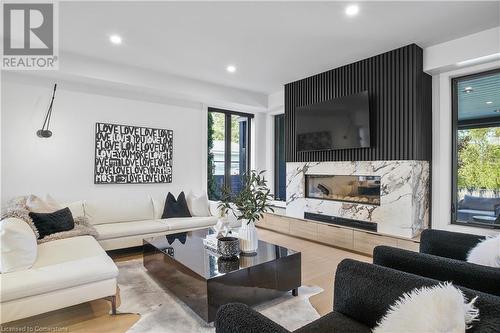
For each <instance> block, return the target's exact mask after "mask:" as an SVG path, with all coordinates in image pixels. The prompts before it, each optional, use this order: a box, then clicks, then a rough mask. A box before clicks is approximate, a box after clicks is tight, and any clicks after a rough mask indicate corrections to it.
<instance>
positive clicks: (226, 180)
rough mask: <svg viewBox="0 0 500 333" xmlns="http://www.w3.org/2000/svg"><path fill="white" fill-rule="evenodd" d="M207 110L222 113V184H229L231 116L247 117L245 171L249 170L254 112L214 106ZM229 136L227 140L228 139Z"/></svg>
mask: <svg viewBox="0 0 500 333" xmlns="http://www.w3.org/2000/svg"><path fill="white" fill-rule="evenodd" d="M208 112H216V113H222V114H224V117H225V120H224V183H223V184H224V186H227V184H231V116H239V117H245V118H247V133H246V144H247V150H246V156H245V157H246V160H247V169H246V170H245V172H247V173H248V172H250V164H251V142H252V141H251V139H252V134H251V133H252V119H253V118H254V117H255V115H254V114H251V113H245V112H238V111H231V110H225V109H219V108H214V107H209V108H208ZM228 138H229V140H228Z"/></svg>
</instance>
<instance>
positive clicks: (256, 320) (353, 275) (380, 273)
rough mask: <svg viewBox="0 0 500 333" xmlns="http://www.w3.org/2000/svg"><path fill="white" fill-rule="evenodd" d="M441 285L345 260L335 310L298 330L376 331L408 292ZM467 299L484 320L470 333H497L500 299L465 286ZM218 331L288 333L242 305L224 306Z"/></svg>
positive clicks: (339, 270)
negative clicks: (376, 327)
mask: <svg viewBox="0 0 500 333" xmlns="http://www.w3.org/2000/svg"><path fill="white" fill-rule="evenodd" d="M438 283H439V281H437V280H433V279H428V278H424V277H421V276H417V275H413V274H409V273H405V272H401V271H397V270H394V269H391V268H387V267H382V266H378V265H372V264H367V263H362V262H358V261H355V260H351V259H345V260H343V261H342V262H341V263H340V264H339V266H338V268H337V272H336V274H335V287H334V311H333V312H331V313H329V314H327V315H325V316H323V317H321V318H320V319H318V320H316V321H314V322H312V323H310V324H308V325H306V326H304V327H302V328H300V329H298V330H296V331H295V333H306V332H315V333H321V332H334V333H336V332H337V333H340V332H342V333H344V332H366V333H368V332H371V329H372V328H373V327H374V326H375V325H376V323H377V321H378V320H380V319H381V318H382V316H383V315H384V314H385V313H386V312H387V310H388V309H389V307H390V306H391V305H392V304H393V303H394V302H395V301H396V300H397V299H398V298H399V297H400V296H401V295H402V294H403V293H405V292H409V291H410V290H412V289H414V288H418V287H422V286H432V285H436V284H438ZM460 289H462V291H463V292H464V294H465V296H466V297H467V298H468V299H472V298H473V297H475V296H479V297H478V299H477V301H476V306H477V307H478V309H479V311H480V321H479V322H476V323H474V325H473V327H472V328H470V329H469V330H467V332H496V331H498V330H496V329H497V328H498V327H500V316H498V313H500V297H497V296H494V295H491V294H485V293H482V292H479V291H475V290H471V289H467V288H460ZM215 328H216V332H217V333H271V332H277V333H288V332H289V331H288V330H286V329H285V328H283V327H281V326H279V325H278V324H276V323H274V322H273V321H271V320H269V319H268V318H266V317H264V316H263V315H261V314H259V313H257V312H256V311H254V310H252V309H251V308H249V307H248V306H246V305H243V304H227V305H224V306H222V307H221V308H220V309H219V311H218V313H217V318H216V322H215Z"/></svg>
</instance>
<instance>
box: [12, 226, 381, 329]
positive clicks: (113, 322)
mask: <svg viewBox="0 0 500 333" xmlns="http://www.w3.org/2000/svg"><path fill="white" fill-rule="evenodd" d="M259 238H260V239H262V240H265V241H267V242H269V243H274V244H277V245H282V246H285V247H288V248H290V249H294V250H297V251H300V252H302V284H303V285H315V286H319V287H321V288H322V289H323V290H324V291H323V292H322V293H320V294H318V295H315V296H313V297H311V299H310V301H311V304H312V305H313V306H314V308H315V309H316V310H317V311H318V312H319V314H320V315H324V314H326V313H328V312H330V311H332V309H333V281H334V275H335V270H336V269H337V265H338V264H339V263H340V262H341V261H342V260H343V259H345V258H352V259H356V260H360V261H366V262H371V260H372V259H371V258H370V257H367V256H364V255H360V254H356V253H352V252H348V251H344V250H341V249H337V248H333V247H330V246H327V245H322V244H319V243H314V242H310V241H306V240H302V239H298V238H295V237H292V236H288V235H283V234H279V233H276V232H273V231H269V230H264V229H259ZM140 256H141V254H140V253H139V252H137V251H132V252H125V253H119V254H117V253H114V254H112V257H113V259H114V260H115V261H126V260H131V259H136V258H140ZM118 304H119V300H118ZM109 311H110V305H109V302H108V301H106V300H96V301H92V302H88V303H84V304H80V305H75V306H72V307H69V308H66V309H62V310H57V311H52V312H49V313H45V314H41V315H38V316H34V317H30V318H26V319H22V320H18V321H15V322H11V323H8V324H4V325H2V331H4V330H5V331H8V330H9V329H10V328H12V329H15V328H17V329H19V330H18V331H19V332H23V331H27V332H29V330H25V328H26V327H31V328H35V327H42V328H52V329H53V330H52V331H53V332H92V333H94V332H95V333H98V332H99V333H101V332H103V333H123V332H126V331H127V330H128V329H129V328H130V327H131V326H132V325H133V324H134V323H135V322H136V321H137V320H139V318H140V316H139V315H135V314H119V315H116V316H111V315H109ZM23 329H24V330H23ZM47 331H48V330H47ZM11 332H14V331H13V330H12V331H11Z"/></svg>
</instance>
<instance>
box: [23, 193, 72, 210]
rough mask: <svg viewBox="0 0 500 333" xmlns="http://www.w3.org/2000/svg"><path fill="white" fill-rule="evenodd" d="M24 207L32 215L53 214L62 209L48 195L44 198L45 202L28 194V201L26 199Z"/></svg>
mask: <svg viewBox="0 0 500 333" xmlns="http://www.w3.org/2000/svg"><path fill="white" fill-rule="evenodd" d="M26 207H28V210H29V211H30V212H34V213H53V212H55V211H57V210H60V209H62V208H63V207H62V206H61V205H60V204H59V203H58V202H57V201H55V200H54V199H53V198H52V197H51V196H50V195H48V194H47V195H46V196H45V200H44V199H42V198H40V197H38V196H36V195H34V194H30V195H29V196H28V199H26Z"/></svg>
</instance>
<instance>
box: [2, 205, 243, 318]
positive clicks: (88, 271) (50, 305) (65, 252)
mask: <svg viewBox="0 0 500 333" xmlns="http://www.w3.org/2000/svg"><path fill="white" fill-rule="evenodd" d="M209 205H210V208H209V213H210V215H209V216H193V217H184V218H169V219H162V218H161V215H162V212H163V206H164V198H153V197H150V196H146V195H145V196H143V197H138V198H134V199H129V200H124V199H116V200H99V201H98V200H88V201H79V202H75V203H71V204H68V205H67V206H68V207H69V208H70V210H71V212H72V214H73V216H86V217H87V218H88V219H89V221H90V223H91V224H92V225H93V226H94V227H95V229H96V230H97V233H98V236H97V240H96V239H95V238H94V237H91V236H78V237H72V238H66V239H61V240H55V241H51V242H47V243H43V244H39V245H38V246H37V248H38V254H37V259H36V261H35V263H34V265H33V266H32V267H31V268H29V269H25V270H21V271H15V272H9V273H3V274H0V286H1V291H0V308H1V313H0V314H1V318H0V319H1V320H0V322H1V323H5V322H10V321H13V320H17V319H22V318H26V317H30V316H34V315H37V314H40V313H45V312H49V311H53V310H57V309H61V308H64V307H68V306H72V305H76V304H79V303H84V302H87V301H91V300H94V299H98V298H104V297H111V300H112V311H115V308H114V306H115V304H114V299H115V298H114V296H115V294H116V288H117V283H116V278H117V276H118V269H117V267H116V265H115V264H114V262H113V260H112V259H111V258H110V257H109V256H108V255H107V253H106V252H105V251H108V250H115V249H121V248H128V247H134V246H142V243H143V239H144V238H147V237H153V236H159V235H167V234H172V233H177V232H183V231H189V230H195V229H201V228H206V227H209V226H213V225H215V224H216V222H217V217H215V216H214V215H215V214H214V213H216V212H217V203H216V202H210V204H209ZM230 220H231V225H232V226H237V225H238V223H237V221H236V220H235V219H230Z"/></svg>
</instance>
